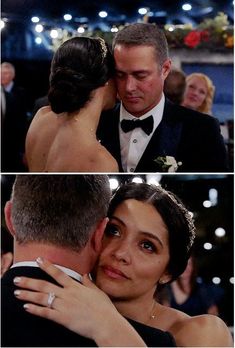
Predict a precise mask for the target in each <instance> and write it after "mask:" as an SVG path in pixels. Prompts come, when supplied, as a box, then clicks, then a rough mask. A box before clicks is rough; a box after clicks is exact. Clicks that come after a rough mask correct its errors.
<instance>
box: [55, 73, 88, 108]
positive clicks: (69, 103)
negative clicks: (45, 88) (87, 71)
mask: <svg viewBox="0 0 235 348" xmlns="http://www.w3.org/2000/svg"><path fill="white" fill-rule="evenodd" d="M93 88H94V87H93V86H91V84H90V83H89V81H87V78H86V77H85V75H83V74H82V73H77V72H75V71H73V70H71V69H68V68H59V69H57V71H55V73H54V74H53V76H52V78H51V86H50V89H49V93H48V99H49V102H50V105H51V108H52V111H54V112H55V113H57V114H60V113H62V112H73V111H75V110H79V109H80V108H81V107H83V106H84V104H85V103H86V102H87V101H88V100H89V97H90V93H91V91H92V90H93Z"/></svg>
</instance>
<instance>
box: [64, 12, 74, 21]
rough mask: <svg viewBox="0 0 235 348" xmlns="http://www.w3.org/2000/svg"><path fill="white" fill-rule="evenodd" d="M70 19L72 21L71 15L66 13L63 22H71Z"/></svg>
mask: <svg viewBox="0 0 235 348" xmlns="http://www.w3.org/2000/svg"><path fill="white" fill-rule="evenodd" d="M71 19H72V16H71V14H69V13H66V14H65V15H64V20H65V21H71Z"/></svg>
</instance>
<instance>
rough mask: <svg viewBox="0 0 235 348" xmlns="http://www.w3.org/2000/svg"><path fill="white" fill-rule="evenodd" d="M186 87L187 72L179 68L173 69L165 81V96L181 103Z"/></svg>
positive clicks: (176, 102)
mask: <svg viewBox="0 0 235 348" xmlns="http://www.w3.org/2000/svg"><path fill="white" fill-rule="evenodd" d="M185 87H186V75H185V73H184V72H183V71H182V70H179V69H175V68H173V69H171V71H170V72H169V74H168V76H167V78H166V79H165V82H164V88H163V92H164V94H165V96H166V97H167V98H168V99H169V100H170V101H172V102H173V103H175V104H178V105H180V104H181V103H182V101H183V96H184V91H185Z"/></svg>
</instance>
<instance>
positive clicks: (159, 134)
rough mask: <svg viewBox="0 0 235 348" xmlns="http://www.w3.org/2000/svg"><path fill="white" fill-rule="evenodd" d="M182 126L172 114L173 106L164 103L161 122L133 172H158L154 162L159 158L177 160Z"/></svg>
mask: <svg viewBox="0 0 235 348" xmlns="http://www.w3.org/2000/svg"><path fill="white" fill-rule="evenodd" d="M182 125H183V124H182V122H181V121H179V120H178V117H177V115H175V114H174V105H173V104H172V103H169V102H168V101H166V103H165V107H164V112H163V117H162V120H161V122H160V124H159V126H158V127H157V129H156V130H155V132H154V134H153V135H152V138H151V139H150V141H149V143H148V145H147V147H146V149H145V151H144V153H143V155H142V157H141V159H140V161H139V163H138V165H137V167H136V170H135V171H136V172H142V171H144V172H148V171H159V168H157V164H156V163H155V162H154V160H155V159H156V158H157V157H159V156H164V157H165V156H172V157H175V158H176V159H177V149H178V145H179V142H180V138H181V132H182Z"/></svg>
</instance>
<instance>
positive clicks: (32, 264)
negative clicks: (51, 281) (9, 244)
mask: <svg viewBox="0 0 235 348" xmlns="http://www.w3.org/2000/svg"><path fill="white" fill-rule="evenodd" d="M25 266H28V267H39V266H38V264H37V262H36V261H21V262H16V263H14V264H13V265H12V266H11V268H14V267H25ZM54 266H55V267H57V268H59V269H61V271H63V272H64V273H66V274H67V275H68V276H70V277H72V278H74V279H76V280H78V281H79V282H81V280H82V276H81V275H80V274H79V273H77V272H75V271H73V270H72V269H70V268H67V267H63V266H60V265H54Z"/></svg>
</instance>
